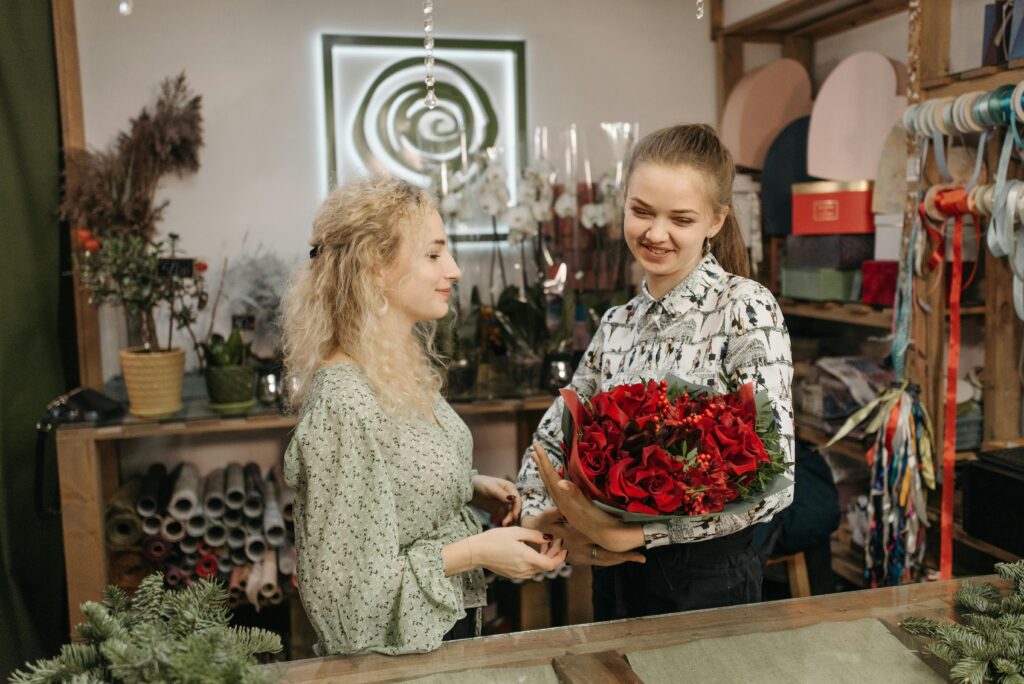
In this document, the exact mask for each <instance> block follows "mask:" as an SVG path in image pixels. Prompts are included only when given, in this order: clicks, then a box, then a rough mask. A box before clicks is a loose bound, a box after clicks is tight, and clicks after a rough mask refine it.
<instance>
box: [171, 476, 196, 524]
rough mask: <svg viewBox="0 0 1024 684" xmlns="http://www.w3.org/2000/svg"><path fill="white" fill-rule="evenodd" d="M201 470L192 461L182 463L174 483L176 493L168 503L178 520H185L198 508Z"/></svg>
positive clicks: (172, 513)
mask: <svg viewBox="0 0 1024 684" xmlns="http://www.w3.org/2000/svg"><path fill="white" fill-rule="evenodd" d="M199 486H200V480H199V471H198V470H196V467H195V466H194V465H192V464H191V463H183V464H181V472H180V473H179V474H178V480H177V482H175V483H174V493H173V494H171V502H170V503H169V504H168V505H167V512H168V513H170V514H171V515H172V516H174V518H176V519H177V520H181V521H183V522H184V521H185V520H188V518H189V517H190V516H191V515H192V513H193V512H194V511H195V510H196V506H197V505H198V504H199V497H200V492H199Z"/></svg>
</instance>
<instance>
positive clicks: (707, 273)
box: [637, 254, 726, 316]
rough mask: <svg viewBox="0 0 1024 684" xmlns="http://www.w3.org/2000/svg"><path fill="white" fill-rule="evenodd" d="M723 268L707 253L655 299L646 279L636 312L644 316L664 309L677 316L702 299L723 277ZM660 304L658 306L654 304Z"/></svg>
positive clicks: (641, 289)
mask: <svg viewBox="0 0 1024 684" xmlns="http://www.w3.org/2000/svg"><path fill="white" fill-rule="evenodd" d="M725 275H726V273H725V270H724V269H723V268H722V267H721V266H720V265H719V263H718V260H717V259H715V256H714V255H713V254H708V255H707V256H705V257H704V258H703V259H701V261H700V263H698V264H697V267H696V268H694V269H693V271H691V272H690V274H689V275H688V276H686V277H685V278H683V280H682V282H680V283H679V284H678V285H676V286H675V287H673V288H672V289H671V290H669V291H668V292H666V293H665V294H664V295H663V296H662V297H661V299H655V298H654V296H653V295H651V292H650V290H648V289H647V279H646V278H645V279H644V283H643V286H642V287H641V288H640V306H639V307H638V308H637V314H638V315H640V316H646V315H647V314H648V313H651V312H652V310H653V311H658V310H659V308H660V309H662V310H664V312H665V313H667V314H668V315H669V316H678V315H680V314H682V313H683V312H684V311H686V310H687V309H688V308H690V307H689V306H688V305H690V304H692V303H693V302H696V301H699V300H701V299H703V297H704V295H706V294H707V292H708V290H710V289H711V287H712V286H713V285H714V284H715V283H717V282H719V281H720V280H721V279H722V278H723V277H725ZM656 305H660V306H656Z"/></svg>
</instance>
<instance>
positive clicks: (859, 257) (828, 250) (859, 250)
mask: <svg viewBox="0 0 1024 684" xmlns="http://www.w3.org/2000/svg"><path fill="white" fill-rule="evenodd" d="M874 248H875V238H874V236H873V235H790V236H789V237H787V238H786V265H787V266H797V267H820V268H835V269H838V270H840V271H852V270H854V269H857V268H860V265H861V264H862V263H864V261H865V260H867V259H870V258H871V257H872V254H873V252H874Z"/></svg>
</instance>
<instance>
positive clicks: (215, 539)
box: [203, 520, 228, 547]
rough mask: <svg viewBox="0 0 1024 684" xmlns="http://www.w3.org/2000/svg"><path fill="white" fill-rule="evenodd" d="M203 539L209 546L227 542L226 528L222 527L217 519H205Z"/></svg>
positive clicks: (221, 544)
mask: <svg viewBox="0 0 1024 684" xmlns="http://www.w3.org/2000/svg"><path fill="white" fill-rule="evenodd" d="M203 541H205V542H206V544H207V545H208V546H211V547H217V546H223V545H225V544H227V542H228V528H226V527H224V525H222V524H221V523H220V521H219V520H208V521H206V531H205V532H204V533H203Z"/></svg>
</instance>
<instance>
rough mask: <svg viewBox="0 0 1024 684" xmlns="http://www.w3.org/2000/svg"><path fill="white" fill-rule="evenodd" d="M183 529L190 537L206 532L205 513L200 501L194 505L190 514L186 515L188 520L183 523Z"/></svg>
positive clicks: (200, 535)
mask: <svg viewBox="0 0 1024 684" xmlns="http://www.w3.org/2000/svg"><path fill="white" fill-rule="evenodd" d="M185 531H186V532H187V533H188V535H189V536H190V537H200V538H201V537H202V536H203V535H205V534H206V515H205V511H204V510H203V503H202V502H201V501H200V502H199V503H198V504H197V505H196V509H195V510H194V511H193V512H192V515H190V516H189V517H188V521H187V522H186V523H185Z"/></svg>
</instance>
